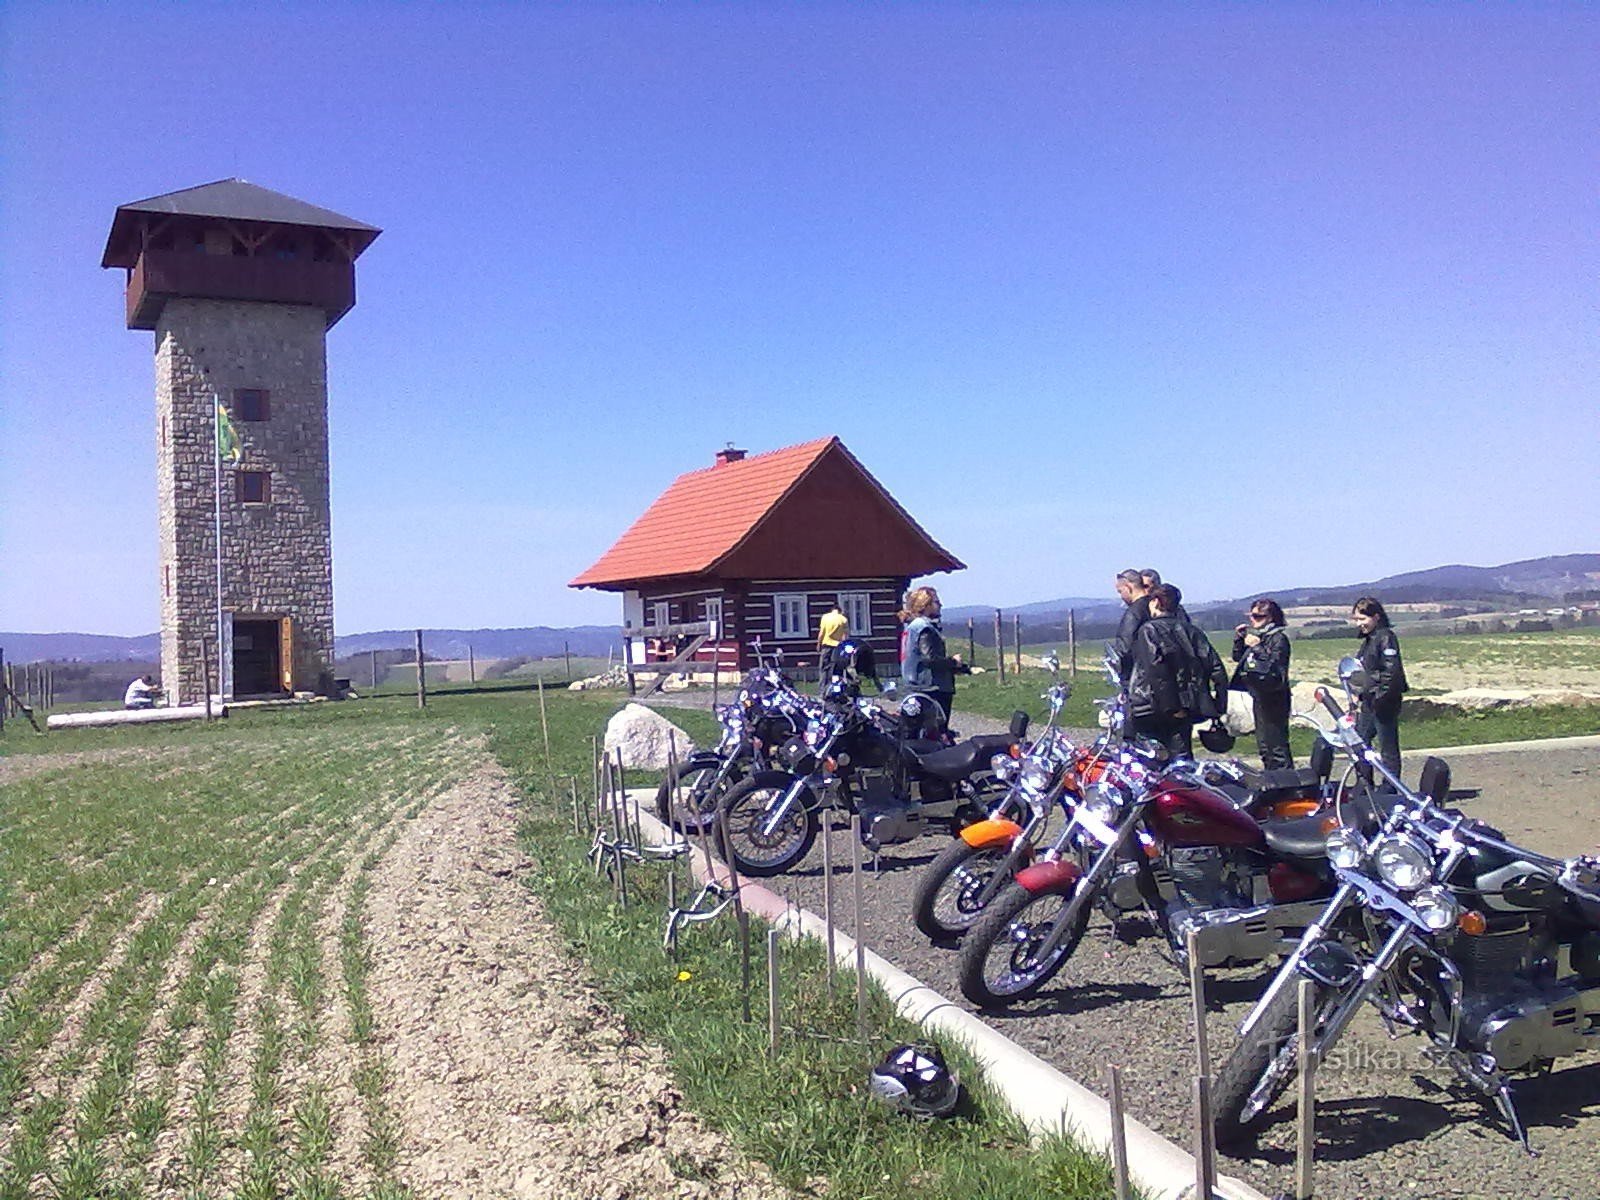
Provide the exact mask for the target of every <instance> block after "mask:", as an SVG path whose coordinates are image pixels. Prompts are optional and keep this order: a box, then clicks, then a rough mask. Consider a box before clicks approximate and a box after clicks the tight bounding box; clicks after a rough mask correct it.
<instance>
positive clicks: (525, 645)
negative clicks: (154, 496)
mask: <svg viewBox="0 0 1600 1200" xmlns="http://www.w3.org/2000/svg"><path fill="white" fill-rule="evenodd" d="M1364 595H1374V596H1377V597H1378V598H1379V599H1381V600H1383V601H1384V602H1385V603H1388V604H1422V603H1427V602H1430V601H1448V602H1460V601H1464V600H1482V601H1489V602H1494V603H1510V602H1513V601H1518V600H1523V601H1527V602H1529V603H1533V602H1535V601H1549V600H1561V599H1568V598H1590V599H1600V554H1555V555H1550V556H1548V557H1545V558H1527V559H1522V560H1520V561H1518V562H1510V563H1502V564H1501V565H1500V566H1498V567H1470V566H1462V565H1460V564H1452V565H1450V566H1444V567H1430V568H1428V569H1427V570H1425V571H1407V572H1404V573H1402V574H1399V575H1387V576H1385V577H1384V578H1382V579H1374V580H1371V581H1370V582H1367V583H1347V584H1340V585H1336V586H1325V587H1289V588H1278V589H1272V588H1265V589H1263V590H1261V591H1259V592H1252V593H1251V595H1250V597H1241V598H1230V599H1227V600H1196V599H1195V598H1194V597H1188V598H1187V599H1186V601H1185V605H1186V607H1187V608H1188V609H1189V611H1190V614H1191V615H1193V616H1194V617H1195V618H1196V619H1197V620H1200V621H1201V623H1202V624H1206V621H1205V619H1204V618H1203V617H1202V614H1204V613H1208V612H1212V611H1214V610H1217V609H1227V610H1229V611H1230V612H1232V611H1235V610H1237V609H1238V608H1239V607H1240V606H1241V605H1242V604H1243V603H1244V601H1245V599H1252V598H1254V597H1255V596H1276V597H1278V599H1279V601H1280V602H1281V603H1284V604H1286V605H1296V604H1348V603H1350V602H1351V601H1353V600H1355V599H1356V598H1357V597H1358V596H1364ZM1539 607H1543V605H1542V604H1540V605H1539ZM1068 611H1074V612H1076V614H1077V629H1078V635H1079V638H1080V639H1081V640H1089V639H1092V638H1095V637H1099V636H1103V635H1104V633H1106V632H1108V631H1109V630H1111V629H1114V628H1115V627H1116V623H1117V620H1118V618H1119V617H1120V616H1121V615H1122V604H1121V602H1120V601H1119V600H1117V599H1116V597H1115V596H1109V597H1107V596H1095V597H1086V596H1063V597H1061V598H1059V599H1056V600H1036V601H1034V602H1032V603H1029V604H1021V605H1014V606H1012V607H1009V608H1006V609H1005V614H1006V639H1007V641H1008V642H1009V640H1010V635H1011V614H1012V613H1020V614H1021V616H1022V624H1023V637H1024V639H1025V640H1028V641H1050V640H1052V639H1058V638H1060V637H1062V636H1064V634H1065V628H1064V627H1065V623H1066V619H1067V613H1068ZM968 617H971V618H972V623H973V631H974V633H975V635H976V636H977V638H978V640H979V641H981V642H985V643H986V644H987V643H992V642H993V640H994V609H993V608H992V607H989V606H987V605H971V604H969V605H963V606H961V607H959V608H947V609H945V613H944V620H945V629H946V632H947V633H954V632H958V631H962V632H964V626H965V625H966V623H967V618H968ZM1213 619H1214V620H1221V619H1222V618H1221V617H1220V616H1217V617H1214V618H1213ZM1231 621H1232V618H1231V617H1229V618H1228V621H1227V623H1228V624H1231ZM422 636H423V644H424V649H425V650H426V652H427V654H428V656H429V657H430V658H465V657H466V655H467V647H468V646H469V645H470V646H471V647H472V652H473V654H475V655H476V656H477V657H478V658H514V657H517V656H522V657H525V658H549V657H552V656H554V655H557V654H560V653H561V652H562V650H563V648H565V649H567V650H570V651H571V653H573V654H578V655H584V656H601V655H605V654H606V653H608V652H609V651H610V650H612V649H615V648H618V647H619V645H620V639H621V636H622V629H621V626H618V625H575V626H572V627H570V628H566V629H561V628H553V627H551V626H547V625H535V626H531V627H527V628H521V629H425V630H423V631H422ZM415 637H416V631H415V630H411V629H386V630H380V631H378V632H376V633H352V634H347V635H345V636H343V637H340V638H338V639H336V640H337V647H336V653H337V654H338V656H339V657H341V658H347V657H349V656H350V655H353V654H365V653H367V652H368V651H369V650H409V649H410V648H411V646H412V643H413V640H414V639H415ZM0 650H4V651H5V656H6V659H7V661H9V662H38V661H41V660H44V659H49V660H52V661H56V662H62V661H72V660H77V661H80V662H150V661H153V660H155V659H158V658H160V656H161V638H160V636H159V635H158V634H154V633H147V634H143V635H141V636H139V637H111V636H108V635H106V634H99V633H0Z"/></svg>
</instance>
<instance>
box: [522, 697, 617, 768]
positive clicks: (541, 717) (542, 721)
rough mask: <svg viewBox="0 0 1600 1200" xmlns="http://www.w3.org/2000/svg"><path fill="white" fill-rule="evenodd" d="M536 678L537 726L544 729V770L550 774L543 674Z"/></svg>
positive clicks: (548, 724)
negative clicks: (537, 685)
mask: <svg viewBox="0 0 1600 1200" xmlns="http://www.w3.org/2000/svg"><path fill="white" fill-rule="evenodd" d="M537 678H538V680H539V728H541V729H543V730H544V771H545V774H546V775H548V774H550V718H549V717H547V716H546V715H545V711H544V676H543V675H540V676H538V677H537ZM617 769H618V770H619V771H620V770H621V769H622V751H620V750H618V751H617Z"/></svg>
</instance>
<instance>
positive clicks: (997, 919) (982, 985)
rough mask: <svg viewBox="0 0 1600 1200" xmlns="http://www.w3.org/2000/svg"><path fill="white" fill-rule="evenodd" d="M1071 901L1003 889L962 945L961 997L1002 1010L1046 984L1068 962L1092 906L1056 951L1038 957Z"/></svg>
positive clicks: (1085, 908)
mask: <svg viewBox="0 0 1600 1200" xmlns="http://www.w3.org/2000/svg"><path fill="white" fill-rule="evenodd" d="M1071 899H1072V897H1071V896H1070V895H1063V894H1062V893H1060V892H1038V893H1034V892H1030V891H1028V889H1027V888H1025V887H1023V886H1022V885H1021V884H1018V883H1010V884H1007V885H1006V888H1005V890H1004V891H1003V892H1001V893H1000V894H999V895H998V896H996V897H995V898H994V900H993V902H992V903H991V904H990V905H989V907H988V908H987V909H986V910H985V911H984V914H983V916H982V917H980V918H979V919H978V922H977V924H975V925H974V926H973V927H972V930H971V932H969V933H968V934H967V937H966V940H965V941H964V942H963V943H962V944H961V962H960V967H959V972H960V975H959V977H960V981H961V994H962V995H963V996H965V997H966V998H967V999H968V1000H970V1001H972V1003H974V1004H976V1005H978V1007H980V1008H1004V1007H1005V1006H1006V1005H1007V1004H1014V1003H1016V1002H1017V1001H1020V1000H1026V999H1027V998H1028V997H1030V996H1032V995H1033V994H1034V993H1036V992H1037V991H1038V990H1039V989H1040V988H1042V987H1043V986H1044V985H1045V984H1047V983H1049V982H1050V980H1051V979H1053V978H1054V977H1055V974H1056V972H1057V971H1059V970H1061V968H1062V967H1063V966H1064V965H1066V961H1067V959H1069V958H1071V957H1072V952H1073V951H1074V950H1076V949H1077V948H1078V942H1079V941H1081V940H1082V938H1083V931H1084V929H1085V928H1087V927H1088V924H1089V909H1090V907H1091V906H1090V905H1088V904H1084V905H1082V906H1080V907H1079V909H1078V915H1077V916H1076V917H1075V918H1074V919H1073V922H1072V926H1071V927H1070V928H1069V929H1067V930H1066V931H1065V933H1064V934H1063V935H1062V937H1061V940H1060V943H1059V944H1058V945H1057V946H1056V948H1055V949H1054V950H1052V951H1051V952H1050V953H1049V954H1041V953H1040V950H1041V949H1042V947H1043V945H1044V942H1045V940H1046V938H1048V937H1049V935H1050V931H1051V930H1052V929H1053V928H1054V927H1055V925H1056V923H1057V922H1058V921H1059V920H1060V919H1061V916H1062V914H1063V912H1064V911H1065V910H1066V907H1067V904H1068V902H1069V901H1070V900H1071Z"/></svg>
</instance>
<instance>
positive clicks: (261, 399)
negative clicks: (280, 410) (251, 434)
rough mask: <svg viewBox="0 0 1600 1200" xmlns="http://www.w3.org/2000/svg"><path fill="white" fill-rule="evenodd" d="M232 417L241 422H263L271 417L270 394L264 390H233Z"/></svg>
mask: <svg viewBox="0 0 1600 1200" xmlns="http://www.w3.org/2000/svg"><path fill="white" fill-rule="evenodd" d="M233 409H234V416H236V417H238V418H239V420H241V421H265V420H268V419H269V418H270V417H271V415H272V411H271V403H270V393H269V392H268V391H267V389H266V388H234V389H233Z"/></svg>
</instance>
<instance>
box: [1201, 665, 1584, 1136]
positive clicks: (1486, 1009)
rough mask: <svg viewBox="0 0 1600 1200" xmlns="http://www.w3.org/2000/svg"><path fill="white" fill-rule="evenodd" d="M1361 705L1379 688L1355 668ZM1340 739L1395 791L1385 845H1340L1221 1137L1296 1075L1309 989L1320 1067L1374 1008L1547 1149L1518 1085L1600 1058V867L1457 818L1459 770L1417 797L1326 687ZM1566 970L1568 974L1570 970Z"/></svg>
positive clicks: (1244, 1042) (1257, 1036) (1251, 1039)
mask: <svg viewBox="0 0 1600 1200" xmlns="http://www.w3.org/2000/svg"><path fill="white" fill-rule="evenodd" d="M1339 676H1340V679H1341V680H1342V681H1343V684H1344V689H1345V695H1346V703H1347V705H1349V704H1350V703H1351V702H1352V699H1353V693H1352V690H1351V689H1352V687H1354V688H1360V687H1362V686H1364V683H1365V681H1364V679H1363V673H1362V671H1361V667H1360V664H1359V663H1358V662H1357V661H1356V660H1355V659H1353V658H1346V659H1344V660H1343V661H1341V662H1340V664H1339ZM1318 699H1319V700H1320V701H1321V702H1322V704H1323V705H1324V707H1325V708H1326V709H1327V710H1328V712H1329V714H1330V715H1331V716H1332V717H1333V721H1334V725H1333V728H1332V729H1331V730H1324V732H1323V738H1324V740H1325V741H1326V742H1327V743H1328V744H1330V745H1332V746H1335V747H1337V748H1338V749H1339V750H1340V751H1342V752H1343V753H1344V754H1345V755H1346V756H1347V757H1348V758H1349V759H1350V760H1351V763H1352V765H1353V766H1358V767H1360V768H1361V769H1362V770H1363V772H1370V773H1372V774H1373V775H1375V776H1377V777H1380V778H1382V780H1383V781H1384V782H1385V783H1386V784H1387V785H1388V787H1389V788H1390V789H1392V792H1391V793H1390V796H1389V800H1388V802H1387V804H1386V805H1385V806H1384V807H1386V808H1387V812H1386V813H1385V814H1384V815H1383V819H1382V824H1381V826H1380V827H1379V828H1378V830H1377V831H1376V833H1375V835H1373V836H1368V835H1367V834H1366V833H1364V832H1363V831H1361V830H1359V829H1355V828H1349V827H1345V826H1341V827H1339V828H1337V829H1335V830H1334V831H1332V832H1331V833H1330V834H1329V836H1328V840H1327V854H1328V860H1329V862H1330V863H1331V864H1332V866H1333V870H1334V873H1335V875H1336V877H1337V882H1338V887H1337V890H1336V891H1335V892H1334V894H1333V896H1332V897H1331V898H1330V899H1329V900H1328V901H1327V902H1326V904H1325V905H1323V906H1322V907H1321V911H1320V912H1319V913H1318V915H1317V916H1316V919H1315V920H1313V921H1312V922H1310V923H1309V925H1308V926H1307V928H1306V930H1305V934H1304V936H1303V937H1302V938H1301V939H1300V942H1299V944H1298V945H1297V946H1296V947H1295V948H1294V950H1293V952H1292V953H1291V954H1290V955H1289V956H1288V958H1287V959H1286V961H1285V962H1284V963H1283V966H1282V967H1281V968H1280V969H1279V971H1278V973H1277V975H1276V976H1275V977H1274V979H1273V981H1272V983H1271V985H1270V986H1269V987H1268V988H1267V990H1266V992H1265V993H1264V994H1263V995H1262V997H1261V999H1260V1000H1259V1002H1258V1003H1257V1004H1256V1006H1255V1007H1254V1008H1253V1009H1252V1010H1251V1012H1250V1014H1249V1016H1248V1017H1246V1019H1245V1021H1244V1024H1243V1026H1242V1028H1241V1031H1240V1041H1239V1044H1238V1046H1237V1047H1236V1048H1235V1049H1234V1051H1233V1052H1232V1053H1231V1054H1230V1055H1229V1057H1228V1059H1227V1060H1226V1061H1225V1062H1224V1063H1223V1065H1222V1067H1221V1069H1220V1070H1219V1071H1218V1073H1217V1080H1216V1086H1215V1087H1214V1088H1213V1091H1212V1095H1213V1097H1214V1102H1215V1105H1216V1109H1215V1111H1216V1117H1215V1122H1216V1131H1217V1137H1218V1140H1219V1141H1222V1142H1237V1141H1239V1140H1240V1139H1242V1138H1243V1137H1245V1136H1247V1134H1248V1133H1249V1132H1250V1130H1251V1129H1252V1127H1253V1126H1255V1125H1256V1124H1257V1123H1258V1121H1259V1119H1260V1118H1261V1116H1262V1115H1263V1114H1264V1113H1265V1112H1266V1110H1267V1108H1268V1106H1269V1105H1271V1104H1272V1102H1273V1101H1274V1100H1275V1099H1276V1098H1277V1097H1278V1096H1279V1095H1280V1094H1281V1093H1282V1092H1283V1091H1284V1089H1285V1088H1286V1087H1287V1086H1288V1085H1289V1083H1290V1081H1291V1079H1292V1078H1293V1076H1294V1073H1295V1070H1296V1066H1297V1061H1298V1051H1299V1040H1300V1035H1299V1031H1298V995H1297V993H1298V990H1299V987H1298V984H1299V981H1300V980H1302V979H1305V980H1309V981H1310V983H1311V988H1312V1011H1313V1014H1314V1016H1313V1023H1312V1025H1311V1030H1312V1037H1313V1039H1314V1041H1313V1044H1312V1046H1311V1061H1312V1062H1318V1061H1321V1060H1322V1059H1323V1058H1325V1057H1326V1056H1327V1054H1328V1052H1329V1051H1330V1050H1332V1049H1333V1047H1334V1046H1335V1045H1336V1044H1337V1043H1338V1041H1339V1038H1340V1036H1341V1035H1342V1034H1343V1033H1344V1032H1345V1030H1346V1029H1347V1028H1348V1026H1349V1024H1350V1021H1351V1019H1352V1018H1353V1017H1354V1016H1355V1014H1356V1013H1357V1011H1359V1010H1360V1008H1361V1006H1362V1005H1363V1004H1370V1005H1372V1006H1373V1007H1374V1008H1375V1009H1376V1010H1377V1012H1378V1015H1379V1017H1380V1018H1381V1019H1382V1020H1383V1022H1384V1024H1385V1026H1386V1027H1387V1029H1388V1031H1389V1033H1390V1036H1397V1035H1398V1034H1399V1032H1401V1031H1410V1032H1413V1033H1417V1034H1420V1035H1421V1036H1423V1037H1426V1038H1427V1039H1428V1040H1429V1042H1430V1043H1431V1044H1430V1046H1429V1051H1428V1052H1429V1054H1430V1056H1431V1057H1432V1058H1433V1060H1434V1061H1436V1062H1442V1063H1443V1064H1444V1065H1447V1066H1448V1067H1449V1068H1450V1069H1451V1071H1452V1072H1453V1073H1454V1074H1455V1075H1456V1077H1457V1078H1458V1079H1460V1080H1461V1081H1462V1082H1463V1083H1465V1084H1467V1085H1469V1086H1470V1087H1472V1088H1473V1089H1475V1090H1476V1091H1477V1092H1478V1093H1479V1094H1480V1095H1481V1096H1483V1097H1484V1098H1485V1099H1486V1100H1493V1101H1494V1103H1495V1105H1496V1107H1497V1108H1498V1110H1499V1112H1500V1114H1501V1116H1503V1117H1504V1118H1505V1121H1506V1124H1507V1125H1508V1126H1509V1128H1510V1132H1511V1134H1512V1135H1513V1136H1514V1137H1515V1138H1516V1139H1517V1140H1518V1141H1520V1142H1521V1144H1522V1146H1523V1148H1524V1149H1525V1150H1528V1152H1529V1153H1532V1149H1531V1144H1530V1142H1529V1139H1528V1133H1527V1129H1526V1127H1525V1126H1524V1125H1523V1123H1522V1120H1521V1117H1520V1116H1519V1114H1518V1112H1517V1108H1516V1104H1515V1101H1514V1099H1513V1097H1512V1094H1511V1073H1513V1072H1525V1071H1533V1070H1538V1069H1541V1068H1548V1066H1549V1065H1550V1063H1551V1062H1553V1061H1554V1060H1555V1059H1558V1058H1563V1057H1566V1056H1568V1055H1572V1054H1577V1053H1579V1052H1581V1051H1582V1050H1584V1049H1586V1048H1595V1047H1600V859H1596V858H1593V857H1589V856H1579V857H1576V858H1568V859H1560V858H1552V857H1550V856H1548V855H1544V854H1538V853H1535V852H1534V851H1531V850H1527V849H1524V848H1522V847H1520V846H1516V845H1514V844H1512V843H1511V842H1508V841H1506V840H1505V839H1504V838H1503V837H1502V836H1501V834H1500V833H1499V831H1497V830H1495V829H1493V828H1491V827H1490V826H1488V825H1486V824H1484V823H1483V822H1481V821H1477V820H1474V819H1472V818H1470V817H1468V816H1466V815H1465V814H1464V813H1462V812H1461V811H1460V810H1459V809H1453V808H1449V807H1446V806H1445V803H1444V802H1445V800H1447V799H1448V798H1450V797H1451V795H1452V793H1451V792H1450V769H1449V766H1448V765H1447V764H1446V763H1445V762H1444V761H1443V760H1441V759H1438V758H1429V759H1428V760H1427V761H1426V762H1425V763H1424V765H1423V769H1422V774H1421V778H1420V782H1419V786H1418V788H1417V790H1416V791H1412V790H1411V789H1409V788H1407V787H1406V786H1405V785H1404V784H1403V783H1402V782H1401V780H1400V779H1399V778H1397V777H1396V776H1395V775H1394V774H1393V773H1391V772H1390V771H1389V770H1388V769H1387V768H1386V767H1384V765H1383V762H1382V760H1381V759H1380V758H1379V756H1378V755H1377V753H1376V752H1375V751H1374V750H1373V749H1372V748H1371V747H1370V746H1369V745H1368V744H1367V743H1366V742H1365V741H1363V740H1362V739H1361V737H1360V736H1359V735H1358V734H1357V733H1356V730H1355V723H1354V719H1353V717H1352V716H1351V715H1350V713H1349V712H1347V711H1346V710H1344V709H1341V708H1340V706H1339V703H1338V701H1337V700H1336V699H1335V698H1334V697H1333V695H1332V694H1331V693H1330V692H1329V691H1327V690H1326V689H1321V690H1319V693H1318ZM1563 958H1564V959H1565V962H1566V964H1567V973H1566V974H1563V973H1562V961H1563Z"/></svg>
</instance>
